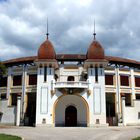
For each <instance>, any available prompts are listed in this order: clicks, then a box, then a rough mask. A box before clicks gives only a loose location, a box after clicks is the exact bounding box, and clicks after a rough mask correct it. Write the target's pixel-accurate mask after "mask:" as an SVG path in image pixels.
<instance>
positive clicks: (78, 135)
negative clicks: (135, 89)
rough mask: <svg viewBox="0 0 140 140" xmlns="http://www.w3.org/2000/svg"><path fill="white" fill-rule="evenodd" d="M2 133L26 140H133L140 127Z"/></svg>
mask: <svg viewBox="0 0 140 140" xmlns="http://www.w3.org/2000/svg"><path fill="white" fill-rule="evenodd" d="M0 133H5V134H11V135H17V136H20V137H22V138H23V139H24V140H132V138H135V137H138V136H140V126H127V127H54V128H53V127H11V126H10V127H8V126H6V127H4V126H0Z"/></svg>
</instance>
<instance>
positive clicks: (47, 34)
mask: <svg viewBox="0 0 140 140" xmlns="http://www.w3.org/2000/svg"><path fill="white" fill-rule="evenodd" d="M46 36H47V40H48V38H49V29H48V18H47V33H46Z"/></svg>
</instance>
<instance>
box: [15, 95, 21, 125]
mask: <svg viewBox="0 0 140 140" xmlns="http://www.w3.org/2000/svg"><path fill="white" fill-rule="evenodd" d="M20 107H21V94H18V96H17V111H16V126H19V125H20Z"/></svg>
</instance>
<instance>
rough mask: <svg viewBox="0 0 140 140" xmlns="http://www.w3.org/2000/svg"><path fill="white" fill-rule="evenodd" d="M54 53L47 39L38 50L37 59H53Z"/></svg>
mask: <svg viewBox="0 0 140 140" xmlns="http://www.w3.org/2000/svg"><path fill="white" fill-rule="evenodd" d="M55 58H56V53H55V50H54V47H53V45H52V43H51V42H50V41H49V40H48V39H47V40H46V41H45V42H43V43H42V44H41V45H40V47H39V49H38V59H55Z"/></svg>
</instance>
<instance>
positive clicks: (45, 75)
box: [35, 33, 58, 125]
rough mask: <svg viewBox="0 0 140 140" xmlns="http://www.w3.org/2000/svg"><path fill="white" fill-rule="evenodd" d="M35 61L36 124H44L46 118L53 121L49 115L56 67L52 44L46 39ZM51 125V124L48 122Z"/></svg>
mask: <svg viewBox="0 0 140 140" xmlns="http://www.w3.org/2000/svg"><path fill="white" fill-rule="evenodd" d="M35 63H36V64H37V66H38V72H37V96H36V97H37V103H36V125H39V124H46V125H47V120H50V121H49V123H50V122H53V120H52V116H50V112H51V110H50V108H51V98H52V95H53V94H54V92H55V90H54V84H55V78H54V77H55V68H57V67H58V63H57V60H56V53H55V50H54V47H53V44H52V43H51V41H49V39H48V33H47V38H46V40H45V41H44V42H43V43H42V44H41V45H40V47H39V49H38V54H37V60H36V61H35ZM48 125H52V124H48Z"/></svg>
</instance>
